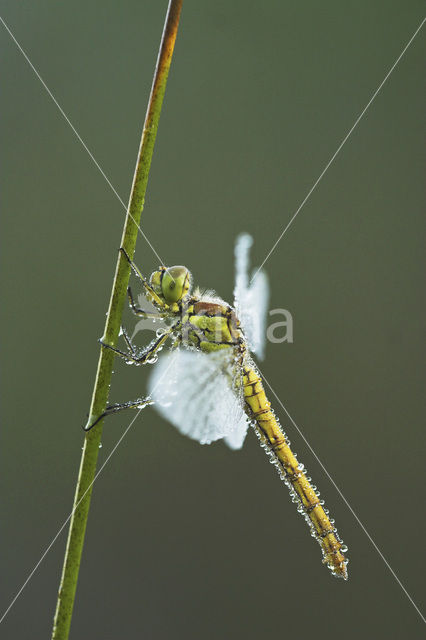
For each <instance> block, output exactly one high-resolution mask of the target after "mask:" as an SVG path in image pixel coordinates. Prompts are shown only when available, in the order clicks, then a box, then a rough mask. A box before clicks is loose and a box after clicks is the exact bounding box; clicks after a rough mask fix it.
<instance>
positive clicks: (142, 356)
mask: <svg viewBox="0 0 426 640" xmlns="http://www.w3.org/2000/svg"><path fill="white" fill-rule="evenodd" d="M180 325H181V322H180V321H179V322H176V323H175V324H174V325H173V326H171V327H170V328H169V329H167V331H165V332H164V333H163V335H161V336H158V338H155V339H154V340H153V341H152V342H151V344H149V345H148V347H147V348H146V349H144V350H143V351H142V352H140V353H139V354H137V352H136V349H135V347H134V345H133V344H132V342H131V340H130V338H129V336H128V335H127V333H126V332H125V331H124V333H123V335H124V339H125V341H126V343H127V346H128V348H129V351H128V352H127V353H126V352H125V351H121V349H117V348H116V347H112V346H111V345H110V344H107V343H106V342H103V341H102V340H101V339H99V342H100V343H101V345H102V346H103V347H105V348H106V349H111V351H114V353H116V354H117V355H118V356H121V357H122V358H124V359H125V360H126V361H127V362H133V363H134V364H137V365H141V364H146V363H148V364H149V361H150V360H151V358H152V357H153V356H155V354H156V352H157V351H158V350H159V349H161V347H163V345H164V343H165V342H166V340H167V339H168V338H169V337H170V336H171V335H172V333H173V332H174V331H176V329H178V328H179V327H180Z"/></svg>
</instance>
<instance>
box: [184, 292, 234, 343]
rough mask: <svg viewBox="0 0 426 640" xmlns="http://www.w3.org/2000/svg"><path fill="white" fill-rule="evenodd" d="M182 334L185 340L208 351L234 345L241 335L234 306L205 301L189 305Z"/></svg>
mask: <svg viewBox="0 0 426 640" xmlns="http://www.w3.org/2000/svg"><path fill="white" fill-rule="evenodd" d="M182 334H183V337H184V340H187V341H188V342H190V343H191V344H193V345H194V346H195V347H197V348H198V349H201V351H204V352H206V353H208V352H211V351H218V350H219V349H227V348H229V347H233V346H235V345H236V344H237V343H238V341H239V339H240V337H241V332H240V330H239V329H238V320H237V317H236V315H235V312H234V310H233V309H232V307H230V306H229V305H226V304H218V303H216V302H205V301H204V302H203V301H199V302H195V303H194V304H193V305H191V306H189V307H188V310H187V312H186V316H185V322H184V325H183V327H182Z"/></svg>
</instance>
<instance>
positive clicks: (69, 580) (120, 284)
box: [52, 0, 183, 640]
mask: <svg viewBox="0 0 426 640" xmlns="http://www.w3.org/2000/svg"><path fill="white" fill-rule="evenodd" d="M182 1H183V0H170V2H169V6H168V10H167V15H166V20H165V25H164V31H163V36H162V39H161V44H160V50H159V54H158V59H157V66H156V69H155V73H154V80H153V84H152V89H151V94H150V97H149V102H148V108H147V112H146V116H145V123H144V127H143V131H142V138H141V144H140V147H139V153H138V158H137V162H136V169H135V174H134V178H133V184H132V190H131V194H130V199H129V205H128V208H127V214H126V219H125V223H124V228H123V235H122V238H121V246H122V247H124V249H125V250H126V252H127V254H128V255H129V256H130V257H131V258H133V254H134V251H135V246H136V238H137V232H138V226H139V222H140V218H141V213H142V209H143V205H144V200H145V193H146V187H147V183H148V174H149V169H150V166H151V160H152V153H153V150H154V143H155V138H156V134H157V129H158V122H159V119H160V113H161V106H162V103H163V97H164V92H165V89H166V83H167V76H168V72H169V68H170V64H171V60H172V55H173V49H174V45H175V41H176V36H177V30H178V26H179V17H180V12H181V8H182ZM129 276H130V267H129V264H128V262H127V260H126V259H125V258H124V257H123V255H122V252H121V251H120V252H118V259H117V266H116V270H115V275H114V281H113V285H112V292H111V298H110V303H109V308H108V313H107V318H106V323H105V330H104V334H103V337H102V340H103V341H104V342H107V343H108V344H111V345H113V346H114V345H115V344H116V341H117V338H118V333H119V329H120V324H121V316H122V311H123V305H124V300H125V297H126V288H127V285H128V282H129ZM113 361H114V354H113V352H112V351H111V350H110V349H105V348H103V347H101V350H100V355H99V362H98V369H97V373H96V379H95V385H94V389H93V396H92V403H91V406H90V412H89V422H90V423H92V422H93V421H94V420H96V418H97V417H98V416H100V415H101V413H103V411H104V410H105V407H106V404H107V400H108V395H109V386H110V382H111V376H112V367H113ZM102 426H103V425H102V421H101V422H99V424H98V425H97V426H96V427H94V428H93V429H92V430H91V431H89V432H88V433H87V434H86V437H85V442H84V447H83V453H82V456H81V463H80V470H79V474H78V480H77V486H76V492H75V497H74V505H73V511H72V516H71V522H70V528H69V533H68V541H67V547H66V551H65V558H64V566H63V570H62V578H61V584H60V587H59V593H58V601H57V606H56V613H55V619H54V624H53V633H52V640H67V638H68V635H69V630H70V625H71V617H72V612H73V606H74V600H75V593H76V587H77V580H78V573H79V569H80V560H81V554H82V550H83V543H84V535H85V531H86V524H87V518H88V515H89V507H90V498H91V494H92V486H93V482H94V480H95V472H96V463H97V459H98V453H99V445H100V442H101V437H102Z"/></svg>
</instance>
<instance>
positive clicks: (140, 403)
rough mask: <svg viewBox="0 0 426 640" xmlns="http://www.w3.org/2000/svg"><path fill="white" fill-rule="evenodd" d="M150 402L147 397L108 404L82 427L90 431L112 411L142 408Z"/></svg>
mask: <svg viewBox="0 0 426 640" xmlns="http://www.w3.org/2000/svg"><path fill="white" fill-rule="evenodd" d="M150 404H152V401H151V400H150V399H149V398H138V399H137V400H130V401H129V402H120V403H116V404H110V405H108V406H107V408H106V409H105V411H104V412H103V413H102V414H101V415H100V416H99V417H98V418H96V420H95V421H94V422H92V423H91V424H89V423H88V424H86V426H85V427H83V431H90V429H93V427H94V426H95V425H97V424H98V422H99V421H100V420H102V418H105V417H106V416H110V415H111V414H112V413H117V412H118V411H123V410H124V409H144V408H145V407H147V406H148V405H150Z"/></svg>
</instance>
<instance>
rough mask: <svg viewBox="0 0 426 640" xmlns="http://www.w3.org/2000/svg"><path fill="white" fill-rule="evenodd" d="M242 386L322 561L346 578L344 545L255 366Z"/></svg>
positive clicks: (247, 370) (248, 370) (262, 437)
mask: <svg viewBox="0 0 426 640" xmlns="http://www.w3.org/2000/svg"><path fill="white" fill-rule="evenodd" d="M243 386H244V398H245V402H246V406H247V410H246V411H247V414H248V415H249V417H250V419H251V420H252V422H253V426H254V427H255V430H256V431H257V434H258V436H259V438H260V441H261V444H262V446H263V447H264V448H265V450H266V452H267V453H268V455H270V456H273V461H274V462H275V464H276V466H277V470H278V472H279V474H280V477H281V478H282V479H283V480H284V482H285V483H286V484H287V486H288V488H289V490H290V494H291V496H292V498H293V501H295V502H297V503H298V511H299V512H300V513H301V514H302V515H304V516H305V519H306V521H307V523H308V525H309V526H310V529H311V532H312V535H313V536H314V537H315V538H316V539H317V541H318V542H319V544H320V546H321V549H322V553H323V557H324V560H323V561H324V563H325V564H326V565H327V566H328V567H329V569H330V570H331V572H332V573H333V574H334V575H336V576H339V577H342V578H345V579H346V578H347V569H346V565H347V562H348V561H347V559H346V558H345V556H344V555H343V552H344V551H346V547H344V545H343V543H342V541H341V540H340V538H339V536H338V534H337V531H336V529H335V528H334V526H333V524H332V522H331V521H330V519H329V517H328V515H327V513H326V512H325V510H324V509H323V507H322V504H323V501H322V500H320V499H319V494H318V493H317V492H316V491H315V489H314V488H313V487H312V486H311V484H310V482H309V480H308V479H307V477H306V475H305V473H304V471H303V469H304V467H303V465H300V464H299V462H298V461H297V458H296V456H295V455H294V453H293V452H292V450H291V449H290V446H289V445H290V443H289V441H288V439H287V437H286V435H285V433H284V432H283V431H282V430H281V427H280V424H279V422H278V419H277V418H276V416H275V414H274V412H273V411H272V409H271V404H270V402H269V401H268V399H267V397H266V394H265V390H264V388H263V384H262V381H261V378H260V376H259V374H258V373H257V371H256V369H255V368H254V367H252V366H245V367H244V369H243Z"/></svg>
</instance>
